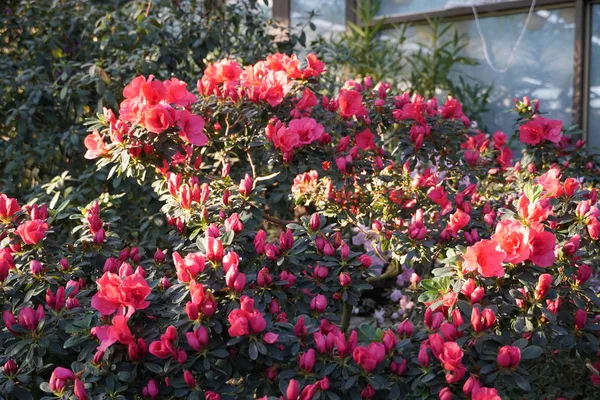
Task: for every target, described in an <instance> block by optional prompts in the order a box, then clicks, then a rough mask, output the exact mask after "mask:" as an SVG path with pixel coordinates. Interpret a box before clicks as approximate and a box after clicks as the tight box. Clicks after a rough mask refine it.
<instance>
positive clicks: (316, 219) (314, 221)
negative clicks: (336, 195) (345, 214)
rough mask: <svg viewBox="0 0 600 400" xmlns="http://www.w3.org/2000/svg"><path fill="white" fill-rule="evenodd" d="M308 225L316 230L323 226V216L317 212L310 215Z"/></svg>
mask: <svg viewBox="0 0 600 400" xmlns="http://www.w3.org/2000/svg"><path fill="white" fill-rule="evenodd" d="M308 227H309V229H310V230H311V231H313V232H316V231H318V230H319V229H320V228H321V217H320V216H319V214H317V213H315V214H313V215H312V216H311V217H310V222H309V224H308Z"/></svg>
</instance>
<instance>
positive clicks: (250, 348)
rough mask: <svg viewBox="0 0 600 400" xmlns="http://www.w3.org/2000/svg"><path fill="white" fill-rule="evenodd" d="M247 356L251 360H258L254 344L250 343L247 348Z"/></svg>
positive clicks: (256, 348)
mask: <svg viewBox="0 0 600 400" xmlns="http://www.w3.org/2000/svg"><path fill="white" fill-rule="evenodd" d="M248 355H249V356H250V359H251V360H256V359H257V358H258V347H256V343H255V342H250V346H248Z"/></svg>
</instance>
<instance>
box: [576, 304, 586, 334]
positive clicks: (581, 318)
mask: <svg viewBox="0 0 600 400" xmlns="http://www.w3.org/2000/svg"><path fill="white" fill-rule="evenodd" d="M586 323H587V312H586V311H585V310H584V309H582V308H580V309H578V310H577V311H575V329H577V330H581V329H583V328H585V325H586Z"/></svg>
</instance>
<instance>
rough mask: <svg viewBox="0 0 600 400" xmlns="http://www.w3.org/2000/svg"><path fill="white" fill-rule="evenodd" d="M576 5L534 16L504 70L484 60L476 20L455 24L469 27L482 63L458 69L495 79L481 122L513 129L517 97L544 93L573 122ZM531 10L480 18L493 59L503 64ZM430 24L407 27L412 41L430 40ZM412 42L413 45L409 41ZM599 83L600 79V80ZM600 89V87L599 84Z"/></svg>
mask: <svg viewBox="0 0 600 400" xmlns="http://www.w3.org/2000/svg"><path fill="white" fill-rule="evenodd" d="M574 14H575V12H574V9H573V8H565V9H556V10H540V11H537V12H536V13H535V14H534V15H533V16H532V17H531V20H530V22H529V25H528V27H527V30H526V32H525V36H524V38H523V40H522V41H521V44H520V46H519V48H518V49H517V51H516V53H515V56H514V58H513V61H512V62H511V64H510V65H508V70H507V71H506V72H505V73H498V72H495V71H494V70H493V69H492V68H491V67H490V65H489V64H488V62H487V61H486V60H485V57H484V51H483V45H482V41H481V38H480V37H479V34H478V33H477V28H476V26H475V22H474V20H469V21H461V22H456V23H453V24H452V28H451V29H450V30H449V31H450V32H452V33H453V32H454V30H456V31H458V32H459V34H460V33H464V34H465V35H466V37H467V40H468V42H467V43H468V45H467V47H466V48H465V49H464V51H463V55H464V56H467V57H471V58H474V59H476V60H478V61H479V65H460V66H458V67H457V68H456V69H457V72H460V73H462V74H463V75H466V76H468V77H472V78H474V79H476V80H478V81H479V82H482V83H484V84H487V85H489V84H493V90H492V94H491V96H490V107H489V108H490V110H489V111H488V112H487V113H486V114H485V115H484V116H483V118H482V121H481V122H482V123H483V125H484V126H485V127H486V128H487V129H488V131H491V132H494V131H495V130H503V131H504V132H506V133H510V132H512V124H513V123H514V121H515V114H511V113H506V112H505V111H506V110H507V109H509V108H511V107H512V104H513V99H514V98H521V97H523V96H529V97H530V98H532V99H534V98H539V99H540V100H541V102H542V109H543V110H544V111H547V112H548V116H549V117H550V118H553V119H561V120H562V121H564V123H565V125H569V124H570V123H571V120H572V119H571V108H572V99H573V44H574V40H575V36H574V35H575V24H574ZM526 16H527V13H519V14H512V15H505V16H500V17H489V18H482V19H480V25H481V31H482V33H483V36H484V37H485V41H486V44H487V48H488V53H489V55H490V59H491V61H492V64H493V65H494V66H495V67H496V68H499V69H503V68H505V67H507V65H506V62H507V60H508V58H509V56H510V53H511V51H512V49H513V47H514V46H515V43H516V41H517V38H518V36H519V34H520V33H521V30H522V29H523V24H524V22H525V18H526ZM430 32H431V31H430V28H429V27H425V26H416V27H412V28H410V29H409V30H408V31H407V33H408V38H409V40H408V42H409V44H408V46H411V47H413V48H416V47H418V45H417V44H416V43H419V42H425V43H427V42H428V41H429V36H430ZM409 48H410V47H409ZM597 82H598V84H600V79H598V80H597ZM598 89H600V87H599V88H598ZM599 94H600V91H599Z"/></svg>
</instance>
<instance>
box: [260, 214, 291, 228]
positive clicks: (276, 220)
mask: <svg viewBox="0 0 600 400" xmlns="http://www.w3.org/2000/svg"><path fill="white" fill-rule="evenodd" d="M263 218H264V219H265V220H267V221H269V222H271V223H273V224H276V225H281V226H287V225H288V224H294V223H296V221H290V220H286V219H279V218H277V217H272V216H270V215H269V214H263Z"/></svg>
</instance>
